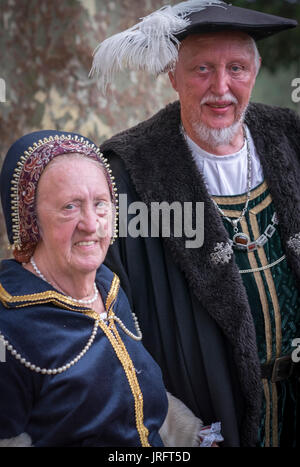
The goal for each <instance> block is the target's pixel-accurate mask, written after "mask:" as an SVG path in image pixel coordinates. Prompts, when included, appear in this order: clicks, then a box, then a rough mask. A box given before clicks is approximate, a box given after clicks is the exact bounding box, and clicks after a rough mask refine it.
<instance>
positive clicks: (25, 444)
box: [0, 433, 32, 448]
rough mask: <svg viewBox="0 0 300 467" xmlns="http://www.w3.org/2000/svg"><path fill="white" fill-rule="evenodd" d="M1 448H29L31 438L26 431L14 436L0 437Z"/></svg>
mask: <svg viewBox="0 0 300 467" xmlns="http://www.w3.org/2000/svg"><path fill="white" fill-rule="evenodd" d="M0 447H1V448H30V447H32V440H31V438H30V436H29V435H28V434H27V433H21V434H20V435H19V436H16V437H15V438H7V439H0Z"/></svg>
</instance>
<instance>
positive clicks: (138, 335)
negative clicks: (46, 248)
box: [30, 256, 143, 341]
mask: <svg viewBox="0 0 300 467" xmlns="http://www.w3.org/2000/svg"><path fill="white" fill-rule="evenodd" d="M30 263H31V264H32V267H33V269H34V270H35V272H36V273H37V274H38V276H40V278H41V279H43V280H44V281H45V282H48V284H50V285H52V284H51V282H49V281H47V279H46V278H45V276H44V275H43V274H42V273H41V271H40V270H39V268H38V267H37V265H36V263H35V261H34V259H33V256H32V257H31V258H30ZM52 287H54V286H53V285H52ZM94 288H95V295H94V297H93V298H91V299H90V300H83V299H76V298H73V297H69V296H68V297H67V298H69V299H70V300H73V301H74V302H77V303H80V304H81V303H83V304H86V305H90V304H91V303H93V302H94V301H95V300H96V299H97V297H98V289H97V286H96V283H95V282H94ZM131 314H132V318H133V321H134V326H135V329H136V332H137V335H135V334H133V333H132V332H131V331H129V329H127V327H126V326H125V324H124V323H123V321H122V320H121V319H120V318H119V317H118V316H116V315H115V314H113V319H114V320H115V321H117V322H118V323H119V325H120V326H121V328H122V329H123V331H124V332H125V333H126V334H127V335H128V336H129V337H131V338H132V339H134V340H136V341H140V340H142V337H143V335H142V332H141V329H140V326H139V323H138V319H137V317H136V315H135V314H134V313H133V312H131ZM100 318H101V320H102V321H106V319H107V313H101V314H100Z"/></svg>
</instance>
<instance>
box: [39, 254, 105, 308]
mask: <svg viewBox="0 0 300 467" xmlns="http://www.w3.org/2000/svg"><path fill="white" fill-rule="evenodd" d="M30 263H31V265H32V267H33V269H34V270H35V272H36V273H37V275H38V276H39V277H40V278H41V279H43V281H45V282H48V284H50V285H51V286H52V287H54V285H53V284H51V282H49V281H48V280H47V279H46V278H45V276H44V275H43V274H42V273H41V271H40V270H39V268H38V267H37V265H36V262H35V261H34V259H33V256H32V257H31V258H30ZM54 288H56V287H54ZM98 294H99V292H98V289H97V286H96V283H95V282H94V295H93V297H92V298H90V299H89V300H84V299H83V298H79V299H78V298H74V297H70V296H69V295H67V298H68V299H69V300H72V301H73V302H76V303H79V304H83V305H90V304H91V303H94V302H95V301H96V300H97V298H98ZM64 295H66V294H64Z"/></svg>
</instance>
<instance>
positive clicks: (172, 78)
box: [168, 71, 177, 92]
mask: <svg viewBox="0 0 300 467" xmlns="http://www.w3.org/2000/svg"><path fill="white" fill-rule="evenodd" d="M168 76H169V80H170V82H171V84H172V88H173V89H174V91H176V92H177V86H176V78H175V72H174V71H169V73H168Z"/></svg>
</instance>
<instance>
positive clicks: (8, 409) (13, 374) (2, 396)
mask: <svg viewBox="0 0 300 467" xmlns="http://www.w3.org/2000/svg"><path fill="white" fill-rule="evenodd" d="M2 345H3V344H2ZM2 360H4V361H1V362H0V447H1V446H29V445H31V440H30V437H29V435H28V434H27V433H26V428H27V425H28V421H29V417H30V413H31V410H32V405H33V389H32V384H31V381H32V380H31V375H30V374H29V373H30V370H27V369H26V368H24V369H23V368H22V365H21V364H20V363H19V362H18V361H16V360H15V359H14V357H12V356H11V355H10V354H9V352H8V351H6V352H5V359H2Z"/></svg>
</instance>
